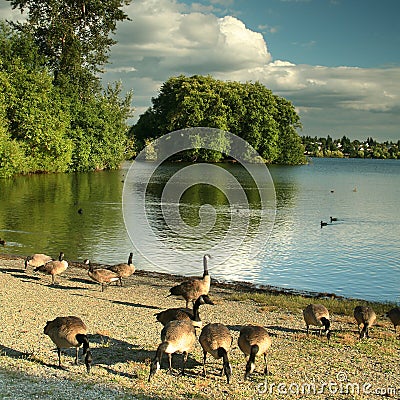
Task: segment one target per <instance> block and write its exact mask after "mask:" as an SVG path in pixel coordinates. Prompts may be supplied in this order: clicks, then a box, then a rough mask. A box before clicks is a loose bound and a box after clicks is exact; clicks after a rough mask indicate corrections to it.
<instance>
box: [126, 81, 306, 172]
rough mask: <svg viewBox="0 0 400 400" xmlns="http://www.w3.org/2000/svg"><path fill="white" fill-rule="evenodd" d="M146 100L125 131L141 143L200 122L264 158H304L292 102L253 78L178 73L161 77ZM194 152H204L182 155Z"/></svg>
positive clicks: (295, 160) (272, 160)
mask: <svg viewBox="0 0 400 400" xmlns="http://www.w3.org/2000/svg"><path fill="white" fill-rule="evenodd" d="M152 104H153V105H152V107H150V108H149V109H147V110H146V112H145V113H144V114H142V115H141V116H140V117H139V120H138V122H137V124H136V125H135V126H133V127H132V129H131V132H130V134H131V135H132V136H134V137H135V140H136V141H137V142H138V144H139V145H141V146H144V145H145V144H146V143H148V141H149V140H152V139H155V138H157V137H160V136H162V135H164V134H166V133H168V132H172V131H175V130H179V129H184V128H189V127H200V126H201V127H210V128H217V129H221V130H223V131H229V132H231V133H233V134H235V135H238V136H240V137H241V138H243V139H244V140H246V141H247V142H248V143H249V144H250V145H251V146H253V147H254V148H255V150H257V151H258V153H259V154H260V155H261V157H262V158H263V159H264V160H265V161H266V162H268V163H281V164H299V163H303V162H304V161H305V158H304V148H303V146H302V144H301V138H300V137H299V135H298V134H297V132H296V128H300V127H301V124H300V118H299V116H298V115H297V113H296V111H295V109H294V106H293V105H292V104H291V103H290V101H288V100H286V99H284V98H282V97H279V96H276V95H274V94H273V93H272V91H271V90H269V89H267V88H266V87H265V86H264V85H262V84H261V83H259V82H255V83H250V82H247V83H239V82H225V81H221V80H217V79H214V78H212V77H210V76H199V75H195V76H192V77H186V76H183V75H181V76H178V77H172V78H170V79H169V80H168V81H166V82H165V83H164V84H163V85H162V87H161V89H160V93H159V95H158V97H156V98H153V99H152ZM222 137H223V135H222V136H221V138H222ZM216 140H218V138H216ZM201 154H202V156H201ZM199 155H200V158H209V153H208V152H202V153H198V152H197V153H196V154H194V153H193V152H192V153H191V154H189V153H187V155H186V156H187V158H188V159H191V158H193V157H194V156H195V158H196V159H199ZM215 157H216V155H215V154H214V158H215ZM221 157H222V156H220V157H219V159H221ZM217 158H218V157H217ZM215 161H218V159H215Z"/></svg>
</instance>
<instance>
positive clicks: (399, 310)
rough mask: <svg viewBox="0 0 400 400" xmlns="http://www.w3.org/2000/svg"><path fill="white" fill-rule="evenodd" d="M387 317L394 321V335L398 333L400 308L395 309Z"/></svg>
mask: <svg viewBox="0 0 400 400" xmlns="http://www.w3.org/2000/svg"><path fill="white" fill-rule="evenodd" d="M385 316H386V317H387V318H389V319H390V320H391V321H392V324H393V328H394V333H397V325H400V308H399V307H394V308H392V309H391V310H390V311H388V312H387V313H386V314H385Z"/></svg>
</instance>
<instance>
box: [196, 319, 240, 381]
mask: <svg viewBox="0 0 400 400" xmlns="http://www.w3.org/2000/svg"><path fill="white" fill-rule="evenodd" d="M232 341H233V338H232V335H231V333H230V332H229V329H228V328H227V327H226V326H225V325H223V324H219V323H216V324H208V325H206V326H205V327H204V328H203V330H202V331H201V334H200V336H199V342H200V344H201V347H202V348H203V375H204V377H205V376H206V358H207V353H210V354H211V355H212V356H213V357H214V358H216V359H219V358H221V357H222V362H223V366H222V370H221V376H222V374H223V373H225V375H226V380H227V382H228V383H229V381H230V378H231V375H232V367H231V364H230V363H229V359H228V352H229V350H230V348H231V345H232Z"/></svg>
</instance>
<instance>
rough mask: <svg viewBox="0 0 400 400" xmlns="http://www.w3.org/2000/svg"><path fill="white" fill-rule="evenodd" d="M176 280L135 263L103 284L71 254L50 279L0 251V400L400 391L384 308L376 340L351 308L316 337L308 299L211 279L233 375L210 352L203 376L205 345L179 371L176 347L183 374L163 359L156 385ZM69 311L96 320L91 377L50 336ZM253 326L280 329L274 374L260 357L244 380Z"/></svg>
mask: <svg viewBox="0 0 400 400" xmlns="http://www.w3.org/2000/svg"><path fill="white" fill-rule="evenodd" d="M211 274H212V271H211ZM178 281H179V280H178V278H174V277H171V276H167V275H162V274H156V273H148V272H143V271H137V272H135V274H134V275H132V276H131V277H130V278H127V279H125V281H124V286H123V287H119V286H115V285H113V286H110V287H108V288H107V289H106V290H105V291H104V292H101V288H100V285H98V284H96V283H95V282H93V281H92V280H91V279H90V278H89V277H88V275H87V271H86V270H85V268H84V267H83V265H78V264H77V263H73V264H72V265H70V267H69V268H68V269H67V271H66V272H65V273H63V274H62V275H60V276H57V277H56V282H57V284H56V285H54V286H51V285H50V282H51V277H50V276H46V275H41V274H39V273H34V272H33V269H32V268H29V267H28V269H27V270H26V271H25V270H24V260H23V259H22V258H17V257H8V258H7V257H2V258H0V304H1V311H0V313H1V330H0V398H1V399H26V398H40V399H66V398H79V399H99V398H102V399H128V398H138V399H157V398H160V399H187V398H196V399H206V398H217V399H228V398H229V399H245V398H246V399H247V398H274V399H275V398H277V399H278V398H282V399H284V398H288V399H289V398H290V399H293V398H305V397H306V398H311V399H312V398H315V399H353V398H357V399H375V398H376V399H378V398H379V399H381V398H385V397H392V398H400V363H399V349H400V340H399V339H398V338H396V336H395V334H394V331H393V326H392V325H391V323H390V321H389V320H387V319H386V318H385V317H384V316H383V315H378V321H377V324H376V325H375V326H373V327H372V329H371V338H370V339H366V340H361V341H360V340H358V335H357V325H356V324H355V320H354V318H353V317H351V316H349V315H335V314H334V315H332V316H331V320H332V329H333V334H332V338H331V340H330V342H329V343H328V342H327V340H326V337H325V336H322V337H319V336H318V335H317V334H316V333H315V332H313V333H312V334H310V335H309V336H307V335H306V333H305V326H304V321H303V317H302V312H301V309H300V308H298V309H296V308H294V309H287V308H280V307H277V306H268V304H267V305H265V304H262V305H261V304H258V303H257V302H256V301H254V300H251V299H245V300H240V301H238V300H235V298H234V295H237V292H238V290H239V289H238V288H237V287H235V286H229V285H225V286H223V285H221V286H217V285H213V284H212V285H211V290H210V297H211V298H212V299H213V301H214V303H215V305H214V306H211V305H204V306H202V307H201V308H200V315H201V318H202V320H203V325H205V324H207V323H209V322H220V323H223V324H226V325H227V326H228V328H229V329H230V330H231V333H232V335H233V337H234V342H233V346H232V349H231V352H230V355H229V356H230V360H231V364H232V368H233V376H232V382H231V384H229V385H228V384H227V383H226V379H225V377H221V376H220V375H219V373H220V370H221V367H222V361H221V360H214V359H212V357H211V356H210V355H209V356H208V357H207V360H208V361H207V371H208V375H207V377H206V378H204V377H203V376H202V351H201V347H200V345H199V343H197V344H196V347H195V350H194V351H193V353H191V354H190V355H189V359H188V364H187V374H186V375H185V376H179V375H178V372H179V370H180V367H181V360H182V356H181V355H174V356H173V361H172V363H173V368H174V374H173V375H170V374H169V373H168V371H167V365H168V361H167V357H166V356H164V358H163V362H162V369H161V370H160V371H159V372H157V374H156V375H155V376H154V378H153V380H152V381H151V382H150V383H148V382H147V378H148V374H149V363H150V360H151V359H152V358H153V357H154V355H155V350H156V349H157V346H158V344H159V343H160V332H161V328H162V326H161V324H160V323H158V322H157V321H156V318H155V316H154V314H155V313H157V312H159V311H161V310H164V309H166V308H170V307H184V305H185V302H184V300H183V299H177V298H174V297H167V295H168V293H169V292H168V290H169V288H170V287H171V286H173V285H175V284H176V283H177V282H178ZM337 301H341V300H337ZM310 302H317V300H311V299H310ZM67 315H76V316H79V317H80V318H81V319H82V320H83V321H84V322H85V323H86V325H87V326H88V329H89V340H90V347H91V349H92V354H93V367H92V371H91V373H90V374H87V373H86V369H85V366H84V365H83V362H82V361H81V363H80V365H77V366H76V365H74V364H73V360H74V354H75V351H74V349H70V350H66V351H64V352H63V355H62V357H63V363H64V365H65V366H66V369H65V370H62V369H60V368H58V358H57V351H56V349H55V345H54V344H53V343H52V341H51V340H50V338H49V337H48V336H46V335H44V333H43V327H44V326H45V324H46V321H48V320H52V319H54V318H55V317H57V316H67ZM245 324H258V325H262V326H264V327H265V328H266V329H267V331H268V332H269V334H270V335H271V337H272V347H271V349H270V352H269V355H268V367H269V370H270V375H269V376H268V379H267V380H266V378H265V377H264V375H263V374H262V371H263V369H264V362H263V359H262V357H260V358H257V360H256V372H255V373H254V374H253V375H252V376H251V377H250V379H248V380H246V381H245V380H244V371H245V358H244V356H243V355H242V353H241V352H240V349H239V348H238V345H237V338H238V336H239V330H240V327H241V326H242V325H245Z"/></svg>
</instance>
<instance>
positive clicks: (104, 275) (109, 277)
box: [84, 260, 119, 292]
mask: <svg viewBox="0 0 400 400" xmlns="http://www.w3.org/2000/svg"><path fill="white" fill-rule="evenodd" d="M84 263H85V264H86V265H89V269H88V275H89V276H90V278H92V279H93V280H94V281H95V282H97V283H99V284H100V285H101V291H102V292H103V291H104V286H105V285H109V284H111V283H112V282H116V281H118V280H119V276H118V274H116V273H115V272H113V271H110V270H109V269H106V268H96V269H95V268H93V265H90V260H85V261H84Z"/></svg>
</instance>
